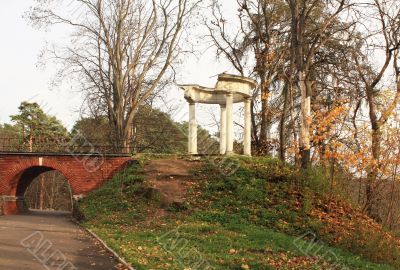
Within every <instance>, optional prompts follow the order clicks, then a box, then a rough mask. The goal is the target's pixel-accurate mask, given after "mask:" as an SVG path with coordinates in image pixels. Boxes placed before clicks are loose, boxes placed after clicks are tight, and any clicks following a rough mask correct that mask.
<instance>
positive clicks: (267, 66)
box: [205, 0, 288, 154]
mask: <svg viewBox="0 0 400 270" xmlns="http://www.w3.org/2000/svg"><path fill="white" fill-rule="evenodd" d="M236 2H237V3H236V4H237V6H238V15H237V21H235V22H234V23H236V25H235V26H233V27H232V25H234V23H233V22H228V21H227V20H226V19H225V18H224V14H223V5H221V2H219V1H214V2H213V5H212V11H213V12H212V19H211V21H208V20H206V22H205V25H206V27H207V29H208V32H209V37H210V38H211V40H212V43H213V45H214V47H216V49H217V55H218V56H219V57H224V58H226V59H227V60H228V61H229V62H230V63H231V64H232V66H233V67H234V68H235V69H236V70H237V72H239V73H240V74H241V75H242V76H251V77H254V78H256V79H257V80H258V81H259V86H258V88H257V89H256V91H255V93H254V99H253V106H252V108H253V110H252V119H253V121H252V122H253V141H254V142H255V144H256V146H257V149H256V150H257V152H260V153H263V154H269V149H268V148H269V147H268V145H269V141H270V139H271V136H270V133H271V127H272V114H273V111H274V108H271V107H272V104H271V101H272V93H271V92H272V91H273V89H274V82H276V81H277V80H278V78H279V74H280V73H281V72H282V69H283V64H284V62H285V61H284V60H285V57H284V56H285V54H286V53H287V46H286V45H287V36H286V35H285V28H286V27H287V26H288V24H287V23H286V21H287V20H286V17H285V7H284V4H283V1H282V0H273V1H262V0H236ZM228 25H230V26H231V27H228ZM279 90H280V89H279ZM258 102H259V103H261V108H260V109H259V110H257V108H256V107H257V106H256V105H257V103H258ZM257 115H259V117H256V116H257Z"/></svg>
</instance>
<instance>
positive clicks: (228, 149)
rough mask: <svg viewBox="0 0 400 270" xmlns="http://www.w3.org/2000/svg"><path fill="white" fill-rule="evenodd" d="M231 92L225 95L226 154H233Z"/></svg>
mask: <svg viewBox="0 0 400 270" xmlns="http://www.w3.org/2000/svg"><path fill="white" fill-rule="evenodd" d="M233 135H234V134H233V94H227V95H226V154H227V155H231V154H233Z"/></svg>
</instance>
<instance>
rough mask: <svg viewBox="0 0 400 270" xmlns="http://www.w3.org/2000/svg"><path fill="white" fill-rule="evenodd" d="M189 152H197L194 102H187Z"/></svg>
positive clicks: (194, 153) (192, 153)
mask: <svg viewBox="0 0 400 270" xmlns="http://www.w3.org/2000/svg"><path fill="white" fill-rule="evenodd" d="M188 148H189V154H191V155H196V154H197V122H196V103H189V145H188Z"/></svg>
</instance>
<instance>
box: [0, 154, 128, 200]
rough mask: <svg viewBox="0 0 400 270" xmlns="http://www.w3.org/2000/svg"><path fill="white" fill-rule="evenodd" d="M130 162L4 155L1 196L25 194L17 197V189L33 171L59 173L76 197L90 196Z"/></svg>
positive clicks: (123, 159)
mask: <svg viewBox="0 0 400 270" xmlns="http://www.w3.org/2000/svg"><path fill="white" fill-rule="evenodd" d="M129 160H130V158H129V157H94V156H24V155H1V154H0V196H4V195H6V196H16V195H21V194H17V187H18V184H19V181H20V179H21V175H22V173H24V172H25V171H26V170H27V169H30V168H31V169H30V171H33V172H34V171H35V169H37V170H38V171H37V172H38V173H40V170H41V171H43V169H51V170H57V171H59V172H60V173H62V174H63V175H64V176H65V177H66V178H67V180H68V182H69V184H70V186H71V189H72V191H73V193H74V195H79V194H86V193H88V192H90V191H92V190H94V189H96V188H98V187H99V186H100V185H101V184H102V183H103V182H104V181H106V180H108V179H110V178H111V177H112V176H113V175H114V174H115V173H116V172H118V171H119V170H121V169H122V168H123V167H124V166H125V165H126V163H127V162H128V161H129ZM36 167H38V168H36ZM39 167H40V168H41V169H40V168H39ZM32 168H33V169H32Z"/></svg>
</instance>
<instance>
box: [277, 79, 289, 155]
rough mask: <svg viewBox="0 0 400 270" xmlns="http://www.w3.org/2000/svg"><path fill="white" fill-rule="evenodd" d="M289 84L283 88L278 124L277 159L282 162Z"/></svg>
mask: <svg viewBox="0 0 400 270" xmlns="http://www.w3.org/2000/svg"><path fill="white" fill-rule="evenodd" d="M288 88H289V83H288V82H286V83H285V86H284V87H283V95H284V101H283V110H282V114H281V119H280V122H279V158H280V160H282V161H285V159H286V150H285V149H286V140H285V120H286V118H287V110H288V105H289V89H288Z"/></svg>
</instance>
